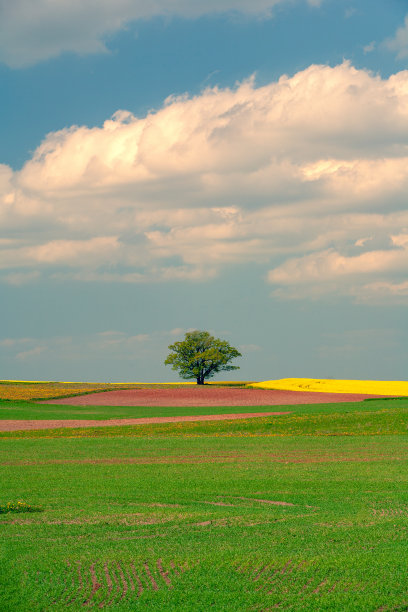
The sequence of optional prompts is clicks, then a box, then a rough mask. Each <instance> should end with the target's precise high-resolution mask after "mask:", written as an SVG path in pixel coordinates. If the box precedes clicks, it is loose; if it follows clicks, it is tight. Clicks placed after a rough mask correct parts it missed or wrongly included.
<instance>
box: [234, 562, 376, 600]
mask: <svg viewBox="0 0 408 612" xmlns="http://www.w3.org/2000/svg"><path fill="white" fill-rule="evenodd" d="M310 565H311V564H310V562H308V561H300V562H296V561H294V560H292V559H288V560H287V561H286V562H285V563H284V564H283V565H282V564H280V565H278V564H276V563H269V564H262V565H258V566H254V565H252V564H250V563H249V564H248V563H245V562H244V563H243V564H241V565H239V566H237V567H236V568H235V570H236V571H237V572H239V573H240V574H244V575H247V577H248V579H249V580H250V581H251V582H253V583H254V587H255V591H258V592H260V593H264V594H265V595H277V594H278V593H279V590H280V588H281V587H284V584H285V583H286V584H288V582H289V581H290V584H291V589H290V591H291V594H292V596H293V595H295V596H296V595H297V596H298V597H299V600H300V601H302V602H304V605H305V600H307V599H309V598H311V597H318V598H320V597H322V596H325V595H329V594H330V593H333V591H334V590H336V589H337V591H340V589H341V590H342V591H343V592H347V591H349V590H350V589H352V588H353V589H357V590H358V591H363V590H364V588H365V586H364V585H362V584H358V585H356V584H352V583H346V582H343V584H342V583H341V581H338V580H337V581H334V582H332V581H330V580H329V578H328V577H317V576H313V577H311V578H308V579H307V580H305V577H304V576H302V575H297V576H296V573H297V572H299V571H301V570H302V569H304V568H305V567H306V566H310ZM291 575H292V576H291ZM295 576H296V578H295ZM294 578H295V579H294ZM282 606H285V601H283V600H282V601H279V602H278V603H276V604H274V606H273V608H280V607H282ZM267 609H269V608H267Z"/></svg>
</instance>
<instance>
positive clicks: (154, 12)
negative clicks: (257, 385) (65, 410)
mask: <svg viewBox="0 0 408 612" xmlns="http://www.w3.org/2000/svg"><path fill="white" fill-rule="evenodd" d="M0 62H1V63H0V78H1V83H2V87H1V92H2V95H1V102H0V104H1V108H2V138H1V140H0V224H1V225H0V226H1V228H2V232H1V234H0V249H1V258H0V262H1V265H0V290H1V295H2V298H1V303H0V304H1V305H0V309H1V310H0V312H1V315H2V321H3V329H2V331H1V333H0V367H1V370H0V371H1V375H0V377H1V378H3V379H28V380H34V379H41V380H95V381H96V380H101V381H131V380H146V381H147V380H149V381H154V380H162V381H165V380H177V374H176V373H175V372H172V371H171V370H169V369H168V368H165V367H164V365H163V361H164V358H165V356H166V354H167V346H168V344H170V343H172V342H173V341H174V340H177V339H180V338H181V337H183V335H184V333H185V331H186V330H188V329H195V328H198V329H208V330H210V331H211V332H213V333H214V334H215V335H217V336H220V337H223V338H226V339H228V340H229V341H230V342H231V344H233V345H234V346H237V347H240V348H241V352H242V353H243V358H242V359H240V360H239V361H240V363H239V364H237V365H241V370H239V371H237V372H234V373H233V374H234V378H236V379H246V380H265V379H271V378H281V377H290V376H305V377H308V376H310V377H331V378H336V377H338V378H378V379H406V378H407V373H406V372H407V348H406V347H407V345H408V343H407V335H408V334H407V323H406V306H407V302H408V277H407V264H408V211H407V202H406V193H407V186H408V153H407V145H408V71H407V67H408V66H407V64H408V6H407V3H406V2H405V0H387V1H386V0H358V1H357V0H309V1H308V0H274V1H273V0H253V1H252V2H251V3H248V2H244V1H243V0H219V1H218V2H209V1H207V2H202V1H200V0H195V1H192V0H173V1H171V2H170V1H169V0H158V1H157V2H156V3H145V2H141V1H135V0H116V1H114V0H98V1H96V0H82V1H81V2H76V1H72V0H70V1H68V0H59V1H58V2H55V1H53V2H51V0H31V2H29V3H28V2H27V1H26V0H15V1H14V2H13V4H9V5H8V6H5V7H3V8H0ZM230 377H231V376H230Z"/></svg>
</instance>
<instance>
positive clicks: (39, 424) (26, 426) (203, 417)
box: [0, 412, 290, 431]
mask: <svg viewBox="0 0 408 612" xmlns="http://www.w3.org/2000/svg"><path fill="white" fill-rule="evenodd" d="M281 414H290V412H248V413H243V414H235V413H234V414H199V415H195V416H175V417H148V418H140V419H105V420H102V421H96V420H90V419H89V420H84V419H65V420H40V419H38V420H23V419H21V420H11V419H4V420H0V431H23V430H32V429H60V428H61V427H71V428H72V427H116V426H119V425H150V424H152V423H182V422H189V421H190V422H191V421H226V420H235V419H248V418H256V417H267V416H276V415H281Z"/></svg>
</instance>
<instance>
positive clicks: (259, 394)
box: [41, 386, 383, 406]
mask: <svg viewBox="0 0 408 612" xmlns="http://www.w3.org/2000/svg"><path fill="white" fill-rule="evenodd" d="M374 397H383V396H379V395H362V394H357V393H318V392H311V391H282V390H273V389H234V388H219V387H210V386H209V387H205V386H197V387H187V388H181V387H176V388H170V389H169V388H165V389H121V390H117V391H104V392H103V393H90V394H89V395H80V396H77V397H64V398H61V399H56V400H47V401H44V402H41V403H44V404H66V405H69V406H285V405H296V404H329V403H338V402H358V401H361V400H363V399H367V398H374Z"/></svg>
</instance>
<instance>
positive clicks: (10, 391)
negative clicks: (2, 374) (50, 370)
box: [0, 381, 111, 400]
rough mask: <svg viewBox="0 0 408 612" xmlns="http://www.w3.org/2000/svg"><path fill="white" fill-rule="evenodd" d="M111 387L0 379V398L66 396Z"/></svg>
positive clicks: (25, 398)
mask: <svg viewBox="0 0 408 612" xmlns="http://www.w3.org/2000/svg"><path fill="white" fill-rule="evenodd" d="M109 388H111V387H110V386H109V385H102V384H99V385H98V384H95V385H92V384H86V383H82V384H81V383H71V384H70V383H46V382H40V383H36V382H17V381H13V382H11V381H5V382H1V381H0V399H7V400H31V399H48V398H56V397H66V396H68V395H76V394H79V393H90V392H93V391H100V390H103V389H109Z"/></svg>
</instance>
